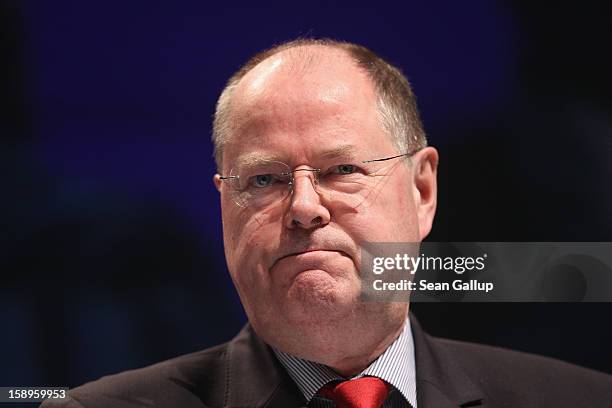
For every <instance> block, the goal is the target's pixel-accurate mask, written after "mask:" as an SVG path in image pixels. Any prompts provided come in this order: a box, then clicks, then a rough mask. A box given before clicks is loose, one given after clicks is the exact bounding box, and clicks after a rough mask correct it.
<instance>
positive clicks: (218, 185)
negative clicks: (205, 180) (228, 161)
mask: <svg viewBox="0 0 612 408" xmlns="http://www.w3.org/2000/svg"><path fill="white" fill-rule="evenodd" d="M213 183H215V188H216V189H217V191H218V192H221V176H220V175H219V174H215V175H214V176H213Z"/></svg>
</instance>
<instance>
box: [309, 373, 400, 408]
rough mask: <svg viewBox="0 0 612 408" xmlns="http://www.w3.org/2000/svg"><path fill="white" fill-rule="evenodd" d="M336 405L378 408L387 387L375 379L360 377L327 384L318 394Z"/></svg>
mask: <svg viewBox="0 0 612 408" xmlns="http://www.w3.org/2000/svg"><path fill="white" fill-rule="evenodd" d="M318 394H319V395H321V396H323V397H325V398H327V399H330V400H332V401H334V402H335V403H336V406H337V407H338V408H380V406H381V405H382V403H383V402H385V399H387V394H389V387H388V385H387V383H386V382H384V381H383V380H381V379H380V378H376V377H361V378H356V379H354V380H349V381H342V382H340V383H336V384H327V385H325V386H324V387H323V388H321V390H320V391H319V393H318Z"/></svg>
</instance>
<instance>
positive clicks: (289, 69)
mask: <svg viewBox="0 0 612 408" xmlns="http://www.w3.org/2000/svg"><path fill="white" fill-rule="evenodd" d="M320 48H323V47H320ZM325 48H327V49H323V50H321V49H316V50H301V51H296V50H286V51H283V52H281V53H279V54H276V55H274V56H272V57H270V58H268V59H266V60H265V61H263V62H261V63H260V64H259V65H257V66H256V67H254V68H253V69H252V70H251V71H249V72H248V73H247V74H246V75H245V76H244V77H243V78H242V80H241V81H240V82H239V84H238V85H237V87H236V90H235V93H234V95H233V100H232V108H231V113H230V121H231V123H232V131H231V132H230V135H229V137H228V140H227V144H226V150H225V153H227V154H228V155H229V158H230V159H233V158H236V155H237V154H238V153H239V152H238V151H237V149H236V145H238V144H240V145H241V147H242V148H241V149H238V150H241V151H244V150H245V149H244V146H243V145H244V144H248V145H249V146H251V150H252V147H253V146H258V147H262V146H267V147H271V145H273V144H275V143H276V142H278V141H279V140H280V141H281V142H282V143H291V144H294V145H299V144H300V142H301V141H303V142H304V143H308V144H309V145H310V147H312V148H316V147H317V146H318V145H321V144H326V145H328V146H327V147H326V148H328V149H334V148H335V147H334V146H332V144H333V143H329V142H330V140H329V139H330V138H333V137H336V138H338V137H348V136H346V135H348V134H354V133H355V132H361V133H364V134H365V133H368V132H369V133H370V134H371V133H372V132H371V130H372V129H379V130H380V129H381V126H380V117H379V113H378V110H377V103H376V93H375V91H374V87H373V85H372V83H371V81H370V79H369V78H368V77H367V75H366V73H365V72H363V71H362V70H361V69H360V68H359V67H357V65H356V64H355V62H354V61H353V60H352V59H351V58H350V57H349V56H348V55H346V53H345V52H344V51H342V50H334V49H332V50H330V49H328V47H325ZM355 136H360V135H355ZM370 136H371V135H370ZM306 137H307V138H308V140H307V141H306V140H304V139H306ZM319 137H320V138H321V140H316V139H317V138H319ZM363 137H365V135H363ZM313 138H314V139H315V140H313ZM364 140H365V139H364ZM362 141H363V140H362ZM342 142H343V143H344V144H351V143H352V144H356V145H358V144H359V141H358V140H343V141H342ZM321 147H323V146H321ZM246 150H249V149H246Z"/></svg>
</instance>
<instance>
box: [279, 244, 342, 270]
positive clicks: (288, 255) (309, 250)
mask: <svg viewBox="0 0 612 408" xmlns="http://www.w3.org/2000/svg"><path fill="white" fill-rule="evenodd" d="M312 252H336V253H338V254H340V255H343V256H346V257H348V258H350V257H349V255H348V254H347V253H346V252H344V251H340V250H337V249H320V248H315V249H308V250H306V251H297V252H291V253H289V254H286V255H283V256H281V257H280V258H278V259H277V260H276V261H274V263H273V264H272V268H274V266H275V265H276V264H277V263H278V262H280V261H282V260H283V259H285V258H290V257H292V256H299V255H303V254H308V253H312Z"/></svg>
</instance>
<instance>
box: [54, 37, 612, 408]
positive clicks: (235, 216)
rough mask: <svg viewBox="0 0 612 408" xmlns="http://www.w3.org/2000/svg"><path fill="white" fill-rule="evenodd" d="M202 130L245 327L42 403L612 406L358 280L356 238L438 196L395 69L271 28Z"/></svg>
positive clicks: (383, 235) (551, 371)
mask: <svg viewBox="0 0 612 408" xmlns="http://www.w3.org/2000/svg"><path fill="white" fill-rule="evenodd" d="M213 133H214V134H213V141H214V144H215V158H216V161H217V166H218V171H219V174H217V175H215V176H214V183H215V185H216V187H217V189H218V190H219V192H220V197H221V207H222V218H223V232H224V244H225V255H226V259H227V264H228V268H229V271H230V274H231V276H232V279H233V281H234V283H235V285H236V288H237V290H238V293H239V295H240V298H241V300H242V303H243V305H244V308H245V310H246V313H247V316H248V319H249V325H247V327H245V328H244V329H243V330H242V332H241V333H240V334H239V335H238V336H237V337H236V338H235V339H234V340H232V341H231V342H229V343H227V344H224V345H221V346H218V347H215V348H212V349H209V350H204V351H201V352H198V353H194V354H190V355H187V356H182V357H178V358H176V359H173V360H170V361H167V362H163V363H160V364H157V365H154V366H151V367H147V368H143V369H139V370H135V371H130V372H126V373H122V374H118V375H115V376H110V377H105V378H102V379H100V380H98V381H95V382H93V383H90V384H87V385H84V386H82V387H79V388H76V389H74V390H72V391H71V392H70V395H71V399H70V400H69V401H68V402H65V403H63V405H62V403H56V404H54V403H46V404H43V405H44V406H47V407H52V406H56V405H59V406H67V407H102V406H112V407H136V406H159V407H165V406H176V407H303V406H309V407H333V406H338V407H370V408H371V407H380V406H384V407H417V406H418V407H451V406H454V407H456V406H466V407H467V406H469V407H474V406H489V407H500V406H512V407H515V406H516V407H520V406H525V407H543V406H555V407H560V406H567V407H610V406H612V377H610V376H607V375H605V374H601V373H597V372H594V371H591V370H587V369H582V368H579V367H575V366H571V365H569V364H565V363H562V362H558V361H554V360H551V359H546V358H542V357H537V356H530V355H526V354H522V353H516V352H511V351H506V350H501V349H496V348H492V347H486V346H477V345H473V344H467V343H460V342H454V341H448V340H441V339H435V338H432V337H429V336H428V335H426V334H425V333H423V331H422V330H421V328H420V327H419V325H418V323H417V322H416V320H414V318H409V317H408V303H407V302H368V301H366V300H364V299H363V298H362V297H361V296H360V294H361V284H360V279H359V267H360V261H361V257H360V248H361V247H362V245H363V243H365V242H420V241H422V240H423V239H424V238H425V237H426V236H427V235H428V233H429V231H430V229H431V225H432V221H433V217H434V213H435V209H436V196H437V190H436V168H437V163H438V154H437V152H436V150H435V149H434V148H432V147H427V146H426V140H425V136H424V132H423V129H422V125H421V122H420V120H419V115H418V112H417V108H416V105H415V101H414V96H413V95H412V91H411V89H410V86H409V84H408V82H407V80H406V79H405V78H404V77H403V75H402V74H401V73H400V72H399V70H397V69H396V68H394V67H393V66H391V65H389V64H388V63H386V62H385V61H384V60H382V59H381V58H379V57H378V56H376V55H375V54H373V53H372V52H371V51H369V50H367V49H366V48H364V47H361V46H358V45H354V44H348V43H341V42H335V41H330V40H298V41H294V42H290V43H286V44H282V45H280V46H277V47H275V48H273V49H271V50H268V51H266V52H263V53H261V54H259V55H257V56H255V57H254V58H252V59H251V60H250V61H249V62H247V64H246V65H245V66H244V67H243V68H241V69H240V70H239V71H238V72H237V73H236V74H235V75H234V76H233V77H232V78H231V79H230V81H229V82H228V85H227V87H226V88H225V90H224V91H223V93H222V95H221V96H220V98H219V101H218V105H217V111H216V114H215V122H214V132H213ZM348 379H350V380H349V381H346V380H348Z"/></svg>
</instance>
